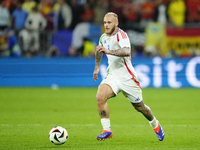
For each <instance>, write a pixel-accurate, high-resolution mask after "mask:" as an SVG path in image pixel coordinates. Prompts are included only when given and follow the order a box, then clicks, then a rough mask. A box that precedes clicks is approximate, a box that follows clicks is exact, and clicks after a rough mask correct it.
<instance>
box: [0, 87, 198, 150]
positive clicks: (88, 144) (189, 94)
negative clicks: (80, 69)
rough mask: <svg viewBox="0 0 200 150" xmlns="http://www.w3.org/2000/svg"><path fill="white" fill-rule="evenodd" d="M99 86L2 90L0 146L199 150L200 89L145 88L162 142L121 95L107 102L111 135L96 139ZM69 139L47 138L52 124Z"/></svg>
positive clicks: (5, 149) (2, 149)
mask: <svg viewBox="0 0 200 150" xmlns="http://www.w3.org/2000/svg"><path fill="white" fill-rule="evenodd" d="M96 91H97V88H59V89H58V90H53V89H51V88H3V87H2V88H0V150H57V149H58V150H66V149H71V150H77V149H85V150H90V149H94V150H98V149H113V150H126V149H127V150H128V149H130V150H140V149H141V150H177V149H180V150H198V149H200V96H199V95H200V90H199V89H143V98H144V102H145V103H146V104H147V105H148V106H149V107H151V109H152V111H153V113H154V115H155V116H156V118H157V119H158V120H159V121H160V123H161V125H162V127H163V129H164V131H165V139H164V141H162V142H160V141H158V139H157V137H156V134H155V133H154V131H153V129H152V128H151V127H150V125H149V123H148V121H147V120H146V119H145V118H144V117H143V116H142V115H141V114H140V113H138V112H136V110H134V108H133V107H132V105H131V104H130V102H129V101H128V99H126V98H125V97H124V96H123V94H122V93H120V94H119V95H118V96H117V97H116V98H112V99H110V100H108V105H109V108H110V119H111V128H112V131H113V138H111V139H107V140H105V141H97V140H96V136H97V135H98V134H100V133H101V132H102V126H101V123H100V118H99V115H98V112H97V106H96V100H95V95H96ZM57 125H59V126H63V127H64V128H66V129H67V131H68V133H69V138H68V140H67V141H66V143H65V144H63V145H59V146H58V145H54V144H52V143H51V142H50V141H49V139H48V134H49V131H50V129H51V128H52V127H54V126H57Z"/></svg>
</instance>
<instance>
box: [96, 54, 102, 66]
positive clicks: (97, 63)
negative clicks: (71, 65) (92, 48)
mask: <svg viewBox="0 0 200 150" xmlns="http://www.w3.org/2000/svg"><path fill="white" fill-rule="evenodd" d="M102 56H103V53H102V52H97V51H96V53H95V66H99V65H100V62H101V59H102Z"/></svg>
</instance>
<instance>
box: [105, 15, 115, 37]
mask: <svg viewBox="0 0 200 150" xmlns="http://www.w3.org/2000/svg"><path fill="white" fill-rule="evenodd" d="M104 28H105V32H106V34H108V35H109V36H111V35H113V34H114V33H116V32H117V30H118V21H117V19H116V18H115V17H114V16H112V15H106V16H105V17H104Z"/></svg>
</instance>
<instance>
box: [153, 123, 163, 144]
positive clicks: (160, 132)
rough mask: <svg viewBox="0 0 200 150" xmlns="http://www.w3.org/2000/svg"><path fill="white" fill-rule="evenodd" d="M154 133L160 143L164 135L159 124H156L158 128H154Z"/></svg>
mask: <svg viewBox="0 0 200 150" xmlns="http://www.w3.org/2000/svg"><path fill="white" fill-rule="evenodd" d="M154 131H155V133H156V135H157V137H158V139H159V140H160V141H162V140H163V139H164V137H165V133H164V131H163V129H162V127H161V125H160V123H159V122H158V127H157V128H155V129H154Z"/></svg>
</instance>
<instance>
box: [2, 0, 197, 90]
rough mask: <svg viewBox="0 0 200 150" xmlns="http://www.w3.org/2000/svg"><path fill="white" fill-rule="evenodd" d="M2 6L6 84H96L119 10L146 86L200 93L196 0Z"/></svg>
mask: <svg viewBox="0 0 200 150" xmlns="http://www.w3.org/2000/svg"><path fill="white" fill-rule="evenodd" d="M0 9H1V10H2V11H3V13H2V15H0V17H2V19H1V18H0V19H1V20H3V21H2V22H0V45H1V46H0V56H1V57H0V62H1V63H0V86H52V85H56V86H64V87H74V86H75V87H76V86H81V87H84V86H86V87H94V86H95V87H96V86H97V85H98V84H99V83H100V80H101V79H102V78H103V77H104V76H105V72H106V67H107V60H106V59H107V58H106V56H105V57H103V60H102V64H101V66H100V75H99V76H100V77H101V78H100V80H99V81H97V82H93V81H92V72H93V67H94V50H95V46H96V45H98V40H99V37H100V35H101V34H102V33H103V32H104V30H103V24H102V20H103V16H104V15H105V13H106V12H108V11H113V12H115V13H117V14H118V17H119V22H120V24H119V27H120V28H122V29H123V30H125V31H126V32H127V33H128V35H129V37H130V41H131V45H132V63H133V65H134V67H135V69H136V72H137V73H138V76H139V79H140V82H141V85H142V87H143V88H146V87H154V88H161V87H169V88H182V87H192V88H200V28H199V23H200V17H199V16H200V15H199V13H200V2H199V1H198V0H186V1H183V0H142V1H139V0H116V1H114V0H99V1H95V0H13V1H11V0H3V1H1V7H0ZM22 16H23V17H22ZM20 17H21V18H20ZM19 18H20V19H19Z"/></svg>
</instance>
